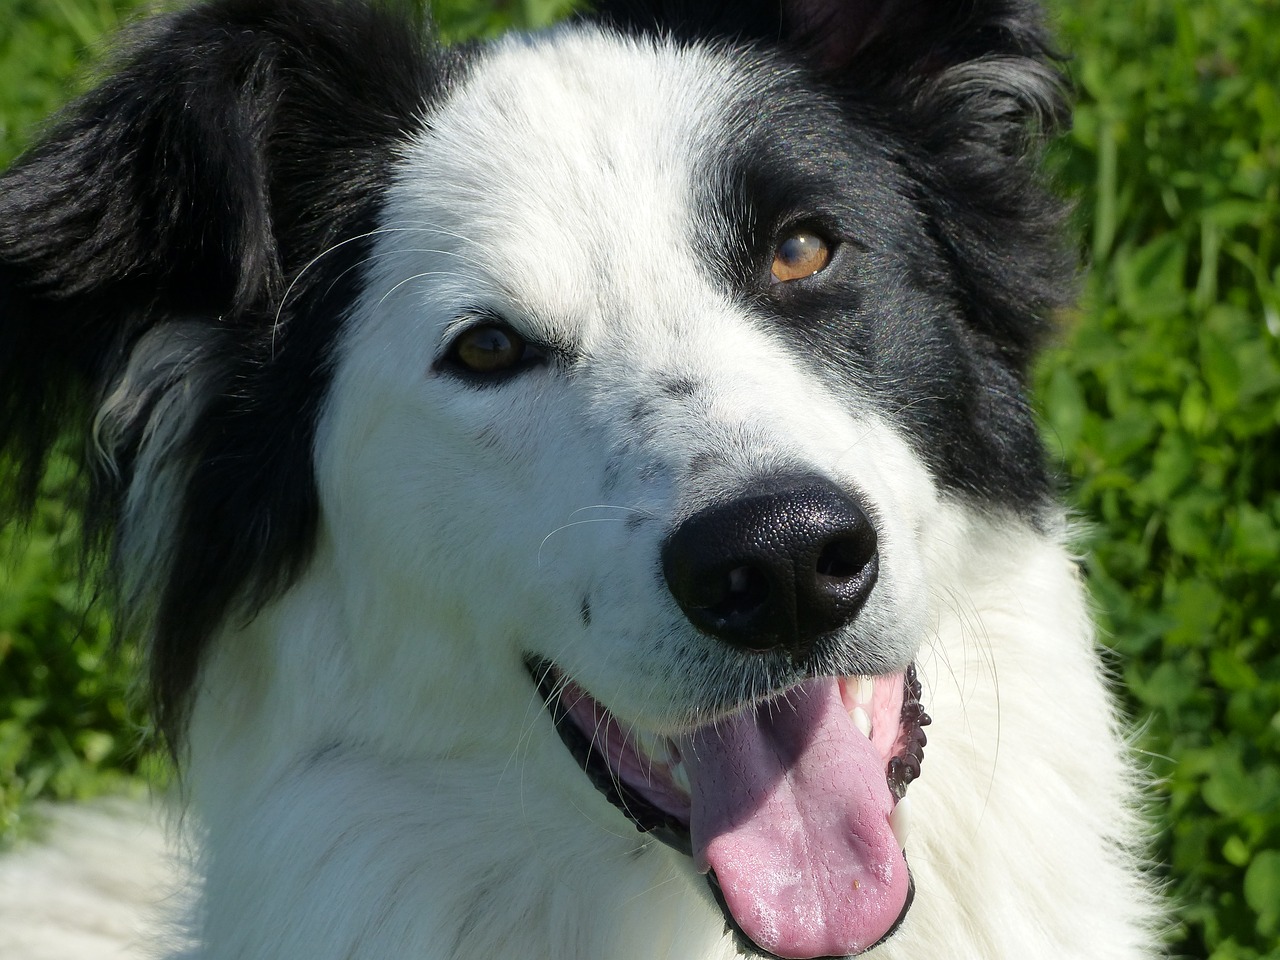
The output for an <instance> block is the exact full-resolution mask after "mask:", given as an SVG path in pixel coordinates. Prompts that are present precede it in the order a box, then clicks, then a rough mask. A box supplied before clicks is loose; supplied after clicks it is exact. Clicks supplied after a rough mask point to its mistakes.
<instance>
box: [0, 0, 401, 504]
mask: <svg viewBox="0 0 1280 960" xmlns="http://www.w3.org/2000/svg"><path fill="white" fill-rule="evenodd" d="M375 34H376V46H373V47H372V50H374V51H376V55H375V54H374V53H371V52H370V48H369V47H366V46H365V45H366V44H373V43H374V42H375V40H374V35H375ZM398 35H399V36H403V40H396V39H395V38H396V37H397V36H398ZM415 44H416V41H415V40H414V39H413V35H412V33H411V32H410V31H406V30H404V28H403V26H397V27H396V28H395V29H385V28H383V27H382V25H381V24H380V18H379V17H378V16H377V15H376V14H372V13H362V12H361V11H360V9H359V8H357V7H356V6H355V5H351V4H346V3H341V2H325V0H308V2H290V3H281V2H262V0H215V2H212V3H208V4H205V5H203V6H199V7H197V8H195V9H194V10H191V11H188V12H186V13H182V14H179V15H176V16H173V17H170V18H167V19H160V20H157V21H153V22H151V23H149V24H147V25H146V26H145V27H144V28H142V30H141V31H140V33H139V35H138V36H136V37H135V38H134V42H133V44H132V45H131V46H130V47H129V48H128V49H127V50H126V51H125V52H124V53H123V55H122V57H121V58H120V63H119V64H118V65H117V67H116V69H115V71H114V72H113V73H112V75H111V76H110V78H109V79H107V80H106V81H105V82H103V83H102V84H101V85H100V86H99V87H97V88H96V89H95V90H93V91H92V92H91V93H89V94H88V95H86V96H85V97H84V98H83V99H81V100H80V101H78V102H76V103H74V104H72V105H71V106H70V107H69V108H68V109H67V110H66V111H65V112H64V113H63V115H62V116H61V119H60V120H59V121H58V122H57V123H56V125H55V126H54V127H53V129H52V130H51V131H50V132H49V133H48V135H47V136H46V137H45V138H44V140H43V141H42V142H40V143H38V144H37V145H36V146H35V147H33V148H32V149H31V150H30V151H29V152H27V153H26V154H25V155H24V156H23V157H21V158H20V159H19V160H18V161H17V163H16V164H15V165H14V166H13V167H12V168H11V169H10V170H9V171H7V172H6V173H5V174H4V175H3V178H2V179H0V448H2V447H3V446H5V445H6V443H7V444H9V445H12V446H13V447H15V448H16V451H17V456H15V457H14V460H16V461H17V462H19V463H21V464H22V465H23V466H22V468H21V469H20V470H19V471H18V472H19V474H20V476H19V478H18V483H17V484H16V486H12V487H10V489H13V490H17V491H18V492H19V498H18V499H19V501H20V502H21V501H26V502H29V500H30V497H31V494H32V493H33V491H34V484H35V479H36V478H37V477H38V476H39V471H40V468H41V464H42V462H43V459H44V456H45V454H46V453H47V451H48V449H49V446H50V444H51V443H52V442H53V440H54V438H55V436H56V435H58V434H59V433H60V432H64V431H65V429H66V423H65V422H64V421H63V420H62V419H61V418H62V417H63V416H64V415H65V414H66V413H67V412H68V411H67V403H68V401H71V400H72V399H74V398H75V397H80V398H81V399H92V393H93V391H95V390H97V389H101V388H102V387H103V385H104V379H106V378H107V377H108V376H109V371H108V369H107V368H109V367H111V366H112V365H114V364H118V363H119V362H120V359H121V356H122V355H123V354H125V353H127V352H128V350H129V348H130V346H131V345H132V344H133V343H134V342H135V341H136V340H137V339H138V338H139V337H140V336H141V335H142V334H143V333H145V331H146V330H147V329H149V328H150V327H153V326H155V325H156V324H160V323H164V322H166V321H167V320H171V319H174V318H183V319H190V318H198V319H200V320H201V321H202V322H204V323H206V324H208V325H209V326H210V327H211V328H213V330H214V332H215V333H219V334H227V335H228V336H229V337H230V338H234V339H238V340H239V341H241V342H246V341H248V340H252V339H253V338H254V337H255V336H256V337H261V336H263V335H265V333H266V332H267V328H268V327H269V326H271V325H272V323H273V321H274V320H275V313H276V310H277V308H278V307H279V305H280V297H281V294H282V286H283V283H284V279H285V278H286V277H290V276H292V275H293V274H294V273H296V271H297V269H298V267H299V265H300V264H301V263H304V262H306V260H307V258H309V257H310V256H314V255H316V254H318V253H319V252H320V251H321V250H322V249H324V248H325V246H326V245H327V244H330V243H332V242H334V241H335V240H336V239H337V238H338V231H339V230H340V229H341V225H342V224H343V222H344V220H348V219H351V218H352V217H354V216H356V215H357V208H358V207H359V206H360V205H361V204H362V202H363V201H362V200H361V188H362V186H364V185H366V184H367V182H368V180H369V177H370V173H371V168H372V167H373V166H375V165H377V164H378V163H380V162H381V161H382V157H383V155H384V154H385V150H383V149H381V148H382V145H384V144H386V142H387V141H388V140H389V139H391V138H392V137H394V136H395V135H396V134H397V133H398V132H399V130H398V125H399V124H400V122H401V118H407V117H409V116H411V115H412V114H413V111H414V110H415V109H416V107H417V105H418V104H419V102H420V97H421V88H420V86H419V85H418V84H417V82H416V81H418V80H419V79H420V73H421V70H420V63H421V58H420V56H419V55H418V51H417V50H416V49H415ZM406 65H408V67H409V68H410V69H408V70H406V69H405V67H406ZM362 93H363V94H364V97H365V99H364V102H361V94H362ZM86 391H87V392H88V393H87V394H86Z"/></svg>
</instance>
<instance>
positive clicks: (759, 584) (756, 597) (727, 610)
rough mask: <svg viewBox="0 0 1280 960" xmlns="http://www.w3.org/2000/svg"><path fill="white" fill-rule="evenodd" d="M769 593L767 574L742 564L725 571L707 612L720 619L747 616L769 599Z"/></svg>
mask: <svg viewBox="0 0 1280 960" xmlns="http://www.w3.org/2000/svg"><path fill="white" fill-rule="evenodd" d="M769 593H770V590H769V577H768V576H767V575H766V574H765V573H764V571H762V570H761V569H760V568H759V567H755V566H752V565H750V564H743V565H741V566H737V567H734V568H732V569H731V570H729V571H728V573H726V574H725V575H724V578H723V580H722V581H721V583H720V588H719V590H718V592H717V595H716V596H715V597H714V599H713V600H712V602H711V603H709V604H708V605H707V612H708V613H710V614H711V615H712V616H713V617H715V618H716V619H717V620H719V621H721V622H723V623H728V622H730V621H732V620H734V619H740V618H742V617H749V616H751V615H752V614H754V613H755V612H756V611H758V610H759V609H760V608H761V607H763V606H764V605H765V604H766V603H767V602H768V600H769Z"/></svg>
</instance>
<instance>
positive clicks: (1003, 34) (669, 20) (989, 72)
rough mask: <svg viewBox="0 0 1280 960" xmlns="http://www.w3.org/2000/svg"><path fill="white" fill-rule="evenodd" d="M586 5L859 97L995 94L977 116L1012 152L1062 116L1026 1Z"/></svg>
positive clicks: (729, 0)
mask: <svg viewBox="0 0 1280 960" xmlns="http://www.w3.org/2000/svg"><path fill="white" fill-rule="evenodd" d="M593 10H594V13H593V15H594V16H596V17H598V18H599V19H601V20H602V21H604V22H606V23H610V24H613V25H615V26H617V27H620V28H622V29H624V30H633V31H657V32H660V33H663V34H669V35H672V36H674V37H676V38H679V39H686V40H687V39H706V38H710V37H719V38H727V39H733V40H740V41H748V42H754V43H757V44H760V45H765V46H776V47H780V48H781V49H783V50H784V51H786V52H787V53H789V54H790V55H792V56H794V57H796V58H798V59H800V60H801V61H802V62H804V63H805V64H807V65H808V66H809V67H810V68H811V69H812V70H813V71H814V72H815V73H818V74H819V75H821V76H822V77H823V78H824V79H825V80H826V81H827V82H828V83H830V84H831V85H833V86H835V87H837V88H839V89H843V90H845V91H847V92H850V93H853V94H855V95H857V96H858V97H860V98H865V97H871V96H875V95H876V94H880V95H881V96H882V97H883V98H884V99H885V100H888V101H896V102H898V103H907V102H910V101H912V100H914V99H916V98H919V97H923V98H928V97H929V96H930V95H931V91H932V90H936V89H939V88H947V89H948V90H949V91H950V93H951V94H952V95H954V94H956V93H957V92H961V91H963V92H965V93H967V94H972V97H973V100H972V102H974V103H976V102H978V101H980V100H984V99H985V100H988V101H990V100H993V99H994V100H995V101H998V106H994V107H993V106H992V105H991V104H990V103H988V105H987V107H986V108H985V110H984V114H985V115H984V117H983V119H984V120H990V119H991V117H992V116H993V115H995V114H997V113H998V114H999V115H1000V119H1001V123H1002V124H1004V125H1007V126H1006V129H1005V130H1004V131H1003V132H1002V134H1001V135H1003V136H1005V137H1007V138H1010V144H1009V146H1010V148H1011V149H1015V150H1016V149H1017V146H1018V144H1017V141H1018V140H1019V139H1020V134H1021V131H1022V130H1023V129H1025V128H1027V127H1030V128H1032V129H1034V130H1042V129H1053V128H1055V127H1056V126H1057V125H1058V124H1060V123H1062V122H1064V121H1065V119H1066V116H1067V111H1066V105H1065V104H1066V101H1065V99H1064V98H1063V97H1062V96H1061V84H1060V82H1059V79H1058V76H1057V74H1056V73H1055V72H1054V71H1053V70H1052V69H1051V68H1050V66H1049V65H1050V64H1052V62H1053V61H1054V59H1055V55H1054V53H1053V49H1052V46H1051V44H1050V42H1049V39H1048V36H1047V33H1046V31H1045V28H1044V23H1043V13H1042V10H1041V8H1040V6H1039V4H1037V3H1034V2H1029V0H741V2H739V0H703V2H699V0H596V3H595V4H594V6H593ZM954 105H955V103H954V102H953V103H952V104H950V106H954ZM982 132H983V133H986V134H989V135H996V134H997V133H998V131H997V130H996V129H995V128H993V127H990V126H987V127H984V129H983V131H982Z"/></svg>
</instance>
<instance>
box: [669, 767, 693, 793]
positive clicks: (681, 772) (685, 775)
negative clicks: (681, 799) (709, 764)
mask: <svg viewBox="0 0 1280 960" xmlns="http://www.w3.org/2000/svg"><path fill="white" fill-rule="evenodd" d="M668 769H669V770H670V771H671V782H672V783H674V784H675V785H676V786H677V787H679V788H680V789H681V790H683V791H684V792H685V793H692V792H693V791H692V788H691V787H690V786H689V771H688V770H686V769H685V768H684V764H683V763H673V764H672V765H671V766H670V767H669V768H668Z"/></svg>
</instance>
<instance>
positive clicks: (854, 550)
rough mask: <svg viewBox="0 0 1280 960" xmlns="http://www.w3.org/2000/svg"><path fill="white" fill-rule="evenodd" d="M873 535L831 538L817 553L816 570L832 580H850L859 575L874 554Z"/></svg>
mask: <svg viewBox="0 0 1280 960" xmlns="http://www.w3.org/2000/svg"><path fill="white" fill-rule="evenodd" d="M875 552H876V544H875V539H874V537H866V536H862V537H859V536H850V537H841V538H839V539H837V540H832V541H831V542H830V543H828V544H826V545H825V546H824V547H823V548H822V552H821V553H819V554H818V561H817V565H816V572H817V574H818V576H820V577H829V578H830V579H832V580H852V579H853V578H854V577H858V576H861V575H862V573H863V571H864V570H865V569H866V567H867V564H868V563H870V562H871V559H872V557H874V556H875Z"/></svg>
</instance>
